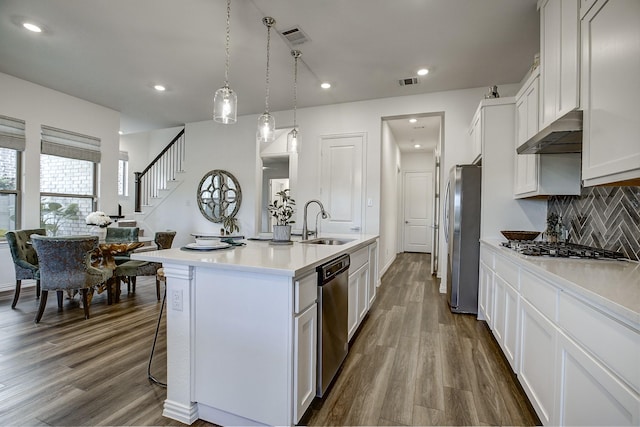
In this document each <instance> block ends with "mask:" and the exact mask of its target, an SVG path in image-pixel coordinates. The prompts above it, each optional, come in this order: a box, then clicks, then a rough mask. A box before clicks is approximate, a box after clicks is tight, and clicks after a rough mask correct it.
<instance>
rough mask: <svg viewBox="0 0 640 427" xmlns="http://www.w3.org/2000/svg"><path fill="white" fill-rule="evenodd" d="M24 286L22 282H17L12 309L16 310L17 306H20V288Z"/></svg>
mask: <svg viewBox="0 0 640 427" xmlns="http://www.w3.org/2000/svg"><path fill="white" fill-rule="evenodd" d="M21 285H22V280H16V292H15V294H13V302H12V303H11V308H16V304H18V298H20V286H21Z"/></svg>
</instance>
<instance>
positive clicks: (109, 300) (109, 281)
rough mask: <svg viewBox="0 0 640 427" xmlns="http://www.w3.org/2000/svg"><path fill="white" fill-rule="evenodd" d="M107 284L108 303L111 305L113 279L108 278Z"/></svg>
mask: <svg viewBox="0 0 640 427" xmlns="http://www.w3.org/2000/svg"><path fill="white" fill-rule="evenodd" d="M105 285H106V286H107V305H111V304H113V293H112V292H113V288H114V286H113V279H107V282H106V283H105Z"/></svg>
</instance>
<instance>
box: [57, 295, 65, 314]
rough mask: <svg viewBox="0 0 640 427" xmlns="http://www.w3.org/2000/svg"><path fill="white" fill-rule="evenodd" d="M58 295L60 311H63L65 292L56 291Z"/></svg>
mask: <svg viewBox="0 0 640 427" xmlns="http://www.w3.org/2000/svg"><path fill="white" fill-rule="evenodd" d="M56 296H57V297H58V311H62V301H64V292H63V291H56Z"/></svg>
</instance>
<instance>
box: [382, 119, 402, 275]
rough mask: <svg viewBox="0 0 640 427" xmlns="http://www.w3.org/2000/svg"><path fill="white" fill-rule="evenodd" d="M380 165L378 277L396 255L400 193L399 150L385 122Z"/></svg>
mask: <svg viewBox="0 0 640 427" xmlns="http://www.w3.org/2000/svg"><path fill="white" fill-rule="evenodd" d="M381 153H382V155H381V157H382V159H384V161H383V162H382V163H381V165H380V200H384V201H385V203H383V204H382V206H381V208H380V218H381V220H380V232H379V234H380V242H379V244H378V253H379V255H378V256H379V257H380V259H379V265H380V275H382V274H384V272H385V271H387V269H388V268H389V267H390V266H391V263H392V262H393V260H394V259H395V258H396V254H397V253H398V212H399V205H398V200H399V199H400V193H399V192H398V190H399V188H400V186H399V171H400V150H399V149H398V145H397V143H396V140H395V137H394V136H393V133H391V130H390V129H389V125H388V124H387V122H384V121H383V122H382V138H381Z"/></svg>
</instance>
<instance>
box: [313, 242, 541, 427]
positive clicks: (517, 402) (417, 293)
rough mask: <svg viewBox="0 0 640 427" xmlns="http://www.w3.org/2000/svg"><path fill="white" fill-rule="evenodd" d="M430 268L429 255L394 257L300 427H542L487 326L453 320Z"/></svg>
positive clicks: (466, 318)
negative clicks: (337, 368) (331, 378)
mask: <svg viewBox="0 0 640 427" xmlns="http://www.w3.org/2000/svg"><path fill="white" fill-rule="evenodd" d="M429 265H430V258H429V255H427V254H416V253H403V254H399V255H398V257H397V259H396V261H395V262H394V263H393V265H392V266H391V267H390V268H389V270H388V271H387V272H386V273H385V275H384V277H383V278H382V286H381V287H380V288H378V296H377V298H376V301H375V303H374V305H373V307H372V308H371V310H370V312H369V315H368V316H367V317H366V318H365V320H364V321H363V323H362V325H361V326H360V329H359V331H358V332H357V333H356V336H355V337H354V339H353V341H352V343H351V346H350V349H349V355H348V356H347V359H346V360H345V363H344V365H343V367H342V371H341V373H340V375H339V376H338V378H337V381H336V382H335V384H334V385H333V386H332V388H331V389H330V391H329V393H328V395H325V398H324V399H323V400H316V401H314V403H313V404H312V409H311V410H310V411H309V412H308V413H307V414H306V415H305V417H304V418H303V420H302V421H303V423H305V424H308V425H381V426H383V425H523V426H525V425H540V421H539V420H538V418H537V417H536V415H535V413H534V411H533V409H532V408H531V405H530V404H529V403H528V400H527V398H526V396H525V394H524V392H523V391H522V389H521V388H520V387H519V385H518V384H517V380H516V379H515V378H514V377H513V375H512V373H511V371H510V368H509V367H508V365H507V363H506V361H505V360H504V358H503V356H502V354H501V353H500V349H499V347H498V345H497V343H496V342H495V340H494V339H493V337H492V335H491V332H490V331H489V330H488V328H487V326H486V324H485V323H484V322H479V321H477V320H476V319H475V316H472V315H460V314H452V313H451V311H450V310H449V307H448V305H447V301H446V296H445V295H442V294H440V293H439V289H438V288H439V283H438V282H437V280H435V279H434V278H433V277H432V276H430V275H429V273H428V268H429ZM359 371H366V373H359Z"/></svg>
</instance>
